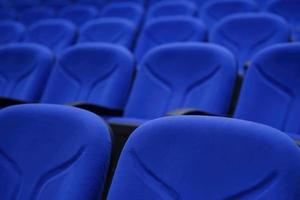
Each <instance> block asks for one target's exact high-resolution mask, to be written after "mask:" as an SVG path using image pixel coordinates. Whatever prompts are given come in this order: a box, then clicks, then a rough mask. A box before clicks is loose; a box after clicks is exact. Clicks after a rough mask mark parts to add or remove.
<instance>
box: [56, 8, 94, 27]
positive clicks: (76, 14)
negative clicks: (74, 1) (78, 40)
mask: <svg viewBox="0 0 300 200" xmlns="http://www.w3.org/2000/svg"><path fill="white" fill-rule="evenodd" d="M97 16H98V9H97V8H96V7H94V6H92V5H71V6H68V7H65V8H64V9H62V10H61V12H60V13H59V17H61V18H63V19H67V20H70V21H71V22H73V23H74V24H76V25H77V26H81V25H83V24H85V23H86V22H87V21H89V20H92V19H94V18H96V17H97Z"/></svg>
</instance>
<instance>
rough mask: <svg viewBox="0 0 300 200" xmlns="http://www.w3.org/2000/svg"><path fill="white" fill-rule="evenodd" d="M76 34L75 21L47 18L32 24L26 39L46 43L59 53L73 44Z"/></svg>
mask: <svg viewBox="0 0 300 200" xmlns="http://www.w3.org/2000/svg"><path fill="white" fill-rule="evenodd" d="M76 36H77V32H76V26H75V25H74V24H73V23H71V22H69V21H67V20H63V19H47V20H41V21H38V22H36V23H34V24H32V25H31V26H30V27H29V28H28V30H27V35H26V38H25V40H26V41H27V42H33V43H37V44H41V45H44V46H46V47H48V48H49V49H51V50H52V51H54V52H55V53H56V54H58V53H60V52H61V51H62V50H64V49H65V48H67V47H69V46H71V45H73V44H74V43H75V41H76Z"/></svg>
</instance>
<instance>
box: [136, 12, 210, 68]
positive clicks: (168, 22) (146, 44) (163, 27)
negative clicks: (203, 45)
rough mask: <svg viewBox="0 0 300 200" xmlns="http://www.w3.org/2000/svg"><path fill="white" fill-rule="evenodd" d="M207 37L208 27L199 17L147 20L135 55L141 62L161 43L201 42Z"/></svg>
mask: <svg viewBox="0 0 300 200" xmlns="http://www.w3.org/2000/svg"><path fill="white" fill-rule="evenodd" d="M179 30H180V31H179ZM174 33H176V34H174ZM205 39H206V27H205V26H204V24H203V23H202V22H201V21H200V20H198V19H195V18H192V17H185V16H176V17H175V16H174V17H161V18H159V19H153V20H150V21H149V22H147V23H146V24H145V26H144V28H143V30H142V31H141V34H140V36H139V39H138V41H137V47H136V49H135V57H136V59H137V62H138V63H140V62H141V60H142V58H143V57H144V55H145V54H146V53H147V52H148V51H149V50H150V49H152V48H154V47H157V46H159V45H163V44H168V43H174V42H189V41H198V42H200V41H204V40H205Z"/></svg>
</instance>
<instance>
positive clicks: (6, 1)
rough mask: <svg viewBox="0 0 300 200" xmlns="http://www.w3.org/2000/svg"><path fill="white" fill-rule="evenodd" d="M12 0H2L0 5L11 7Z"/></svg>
mask: <svg viewBox="0 0 300 200" xmlns="http://www.w3.org/2000/svg"><path fill="white" fill-rule="evenodd" d="M10 3H11V2H10V1H9V0H0V7H1V8H8V7H10V6H11V5H10Z"/></svg>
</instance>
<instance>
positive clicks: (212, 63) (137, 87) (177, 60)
mask: <svg viewBox="0 0 300 200" xmlns="http://www.w3.org/2000/svg"><path fill="white" fill-rule="evenodd" d="M236 76H237V66H236V63H235V59H234V56H233V55H232V54H231V53H230V52H229V51H227V50H226V49H225V48H223V47H219V46H217V45H213V44H204V43H177V44H169V45H163V46H161V47H157V48H155V49H153V50H152V51H151V52H149V54H147V56H146V57H145V59H144V60H143V62H142V64H141V67H140V69H139V71H138V74H137V77H136V80H135V83H134V86H133V89H132V91H131V95H130V98H129V100H128V103H127V106H126V107H125V114H124V116H125V117H129V118H141V119H153V118H157V117H161V116H164V115H165V114H166V113H167V112H169V111H174V110H176V109H180V108H194V109H199V110H202V111H207V112H211V113H216V114H225V113H227V111H228V107H229V104H230V100H231V96H232V90H233V86H234V83H235V79H236Z"/></svg>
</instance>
